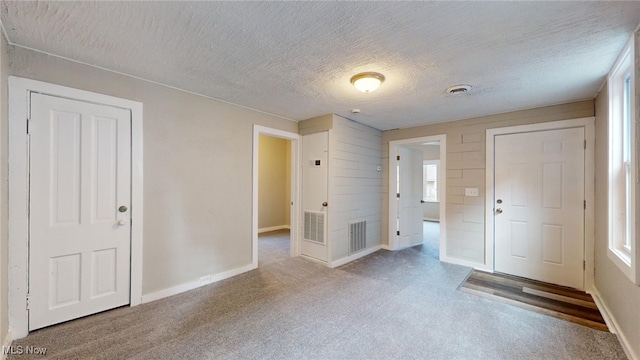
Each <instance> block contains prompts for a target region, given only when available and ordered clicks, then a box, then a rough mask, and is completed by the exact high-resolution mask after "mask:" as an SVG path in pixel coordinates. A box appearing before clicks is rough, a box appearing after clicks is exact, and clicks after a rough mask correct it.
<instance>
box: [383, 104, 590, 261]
mask: <svg viewBox="0 0 640 360" xmlns="http://www.w3.org/2000/svg"><path fill="white" fill-rule="evenodd" d="M592 116H594V102H593V100H586V101H580V102H575V103H569V104H562V105H554V106H547V107H542V108H536V109H529V110H522V111H516V112H510V113H504V114H498V115H491V116H485V117H479V118H472V119H466V120H458V121H453V122H447V123H439V124H433V125H425V126H419V127H413V128H407V129H399V130H389V131H384V132H383V133H382V156H383V159H382V164H383V173H382V180H383V181H382V192H383V197H382V223H381V229H382V234H381V235H382V243H383V244H388V241H389V226H388V224H389V221H388V218H389V195H388V194H389V141H393V140H402V139H410V138H417V137H422V136H430V135H440V134H446V136H447V142H446V147H447V149H446V153H447V160H446V164H441V167H442V168H444V167H445V166H446V174H447V179H446V214H445V217H446V226H447V228H446V236H447V238H446V242H447V243H446V249H447V254H446V255H447V257H448V258H450V259H455V260H460V262H461V263H467V264H479V265H484V264H485V256H484V253H485V238H484V225H485V223H484V202H485V160H486V149H485V147H486V135H485V134H486V130H487V129H491V128H500V127H507V126H516V125H525V124H534V123H541V122H548V121H557V120H566V119H575V118H582V117H592ZM465 187H476V188H478V189H479V196H478V197H467V196H464V188H465ZM441 216H442V214H441Z"/></svg>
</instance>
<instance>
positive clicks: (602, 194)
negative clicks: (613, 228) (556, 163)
mask: <svg viewBox="0 0 640 360" xmlns="http://www.w3.org/2000/svg"><path fill="white" fill-rule="evenodd" d="M636 74H637V75H639V74H638V73H637V72H636ZM639 95H640V94H639ZM608 97H609V94H608V91H607V85H606V84H605V86H604V87H603V88H602V91H601V92H600V94H598V97H597V98H596V105H595V106H596V164H595V165H596V189H595V192H596V198H595V200H596V204H595V206H596V209H598V210H597V211H596V219H595V221H596V222H595V232H596V234H595V258H596V268H595V272H596V273H595V287H596V289H597V291H598V293H599V294H600V299H601V300H602V302H604V304H605V305H606V307H607V309H608V311H609V313H610V315H611V316H612V317H613V318H614V320H615V321H616V323H617V326H618V327H619V329H618V330H619V332H621V333H622V334H623V335H624V337H625V338H626V339H627V342H628V345H630V346H631V347H632V348H631V351H632V352H633V353H634V356H635V358H636V359H639V358H640V287H639V286H637V285H635V284H633V283H632V282H631V281H630V280H629V278H627V277H626V276H625V275H624V274H623V273H622V272H621V271H620V270H619V269H618V267H617V266H616V265H615V264H614V263H613V262H611V260H609V257H608V256H607V247H608V239H609V236H608V234H609V228H608V217H609V214H608V207H609V204H608V187H609V179H608V168H609V162H608V157H609V156H608V153H609V147H608V143H609V132H608V117H609V104H608ZM636 101H637V100H636ZM636 241H638V239H637V238H636Z"/></svg>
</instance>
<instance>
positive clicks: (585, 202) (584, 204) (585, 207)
mask: <svg viewBox="0 0 640 360" xmlns="http://www.w3.org/2000/svg"><path fill="white" fill-rule="evenodd" d="M583 208H584V209H585V210H587V200H585V201H584V203H583Z"/></svg>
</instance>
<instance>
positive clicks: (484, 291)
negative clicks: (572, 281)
mask: <svg viewBox="0 0 640 360" xmlns="http://www.w3.org/2000/svg"><path fill="white" fill-rule="evenodd" d="M460 290H461V291H464V292H468V293H472V294H476V295H480V296H484V297H487V298H490V299H493V300H498V301H502V302H506V303H509V304H512V305H516V306H519V307H522V308H525V309H529V310H533V311H536V312H539V313H542V314H546V315H550V316H554V317H557V318H560V319H564V320H568V321H571V322H574V323H578V324H582V325H586V326H589V327H592V328H596V329H599V330H602V331H609V329H608V328H607V325H606V324H605V321H604V318H603V317H602V315H601V314H600V312H599V311H598V307H597V306H596V304H595V302H594V301H593V298H592V297H591V295H589V294H587V293H585V292H584V291H579V290H575V289H571V288H567V287H562V286H557V285H552V284H547V283H543V282H538V281H534V280H529V279H524V278H520V277H516V276H511V275H506V274H499V273H494V274H490V273H485V272H481V271H473V272H472V273H471V275H470V276H469V277H468V278H467V280H465V281H464V282H463V283H462V285H461V286H460Z"/></svg>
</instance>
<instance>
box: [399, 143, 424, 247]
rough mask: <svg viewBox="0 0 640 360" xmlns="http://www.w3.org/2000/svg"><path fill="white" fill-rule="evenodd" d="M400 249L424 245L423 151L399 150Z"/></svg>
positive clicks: (400, 148)
mask: <svg viewBox="0 0 640 360" xmlns="http://www.w3.org/2000/svg"><path fill="white" fill-rule="evenodd" d="M398 154H400V160H398V169H399V171H398V182H399V183H398V193H399V194H400V195H399V197H398V198H397V199H398V229H399V230H400V235H399V236H398V247H399V248H403V247H407V246H413V245H418V244H422V240H423V239H422V217H423V214H422V213H423V211H422V194H423V192H422V190H423V189H422V188H423V186H424V183H423V179H422V177H423V171H422V166H423V157H424V156H423V153H422V150H418V149H411V148H404V147H399V148H398Z"/></svg>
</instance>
